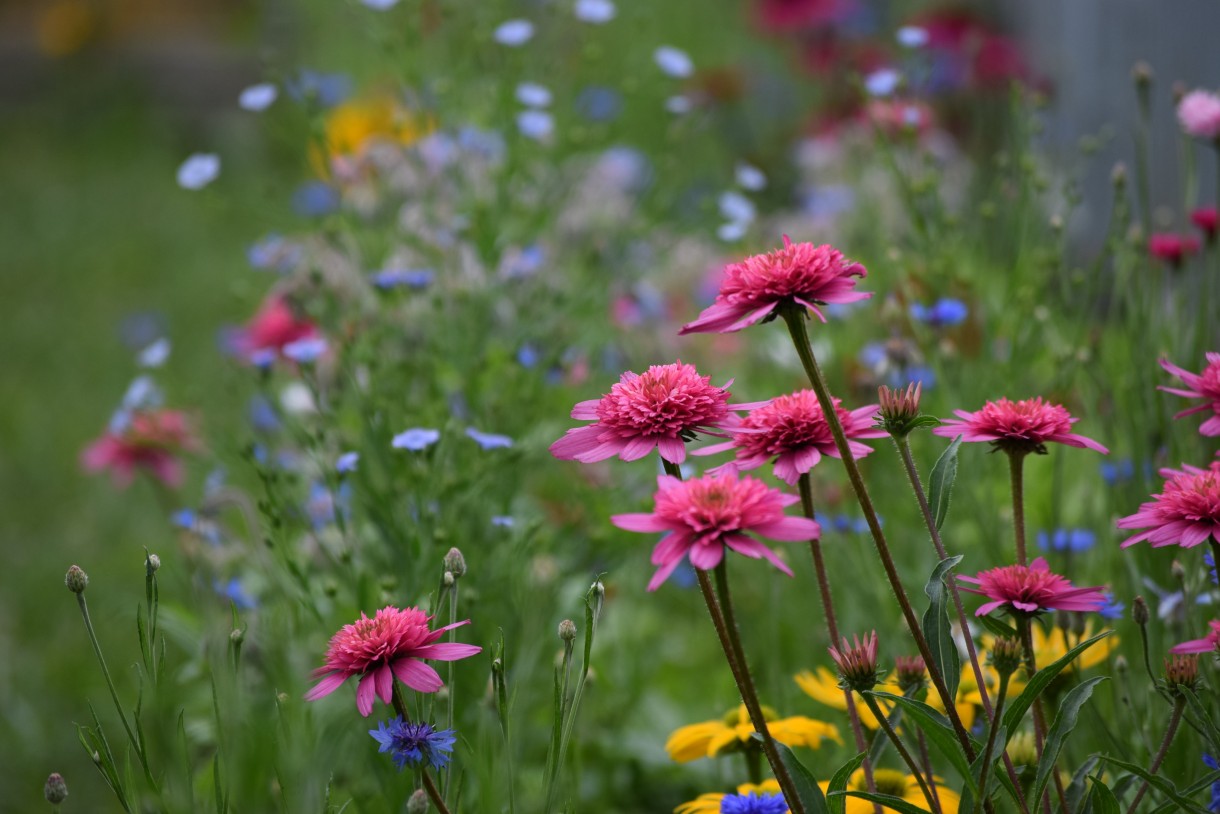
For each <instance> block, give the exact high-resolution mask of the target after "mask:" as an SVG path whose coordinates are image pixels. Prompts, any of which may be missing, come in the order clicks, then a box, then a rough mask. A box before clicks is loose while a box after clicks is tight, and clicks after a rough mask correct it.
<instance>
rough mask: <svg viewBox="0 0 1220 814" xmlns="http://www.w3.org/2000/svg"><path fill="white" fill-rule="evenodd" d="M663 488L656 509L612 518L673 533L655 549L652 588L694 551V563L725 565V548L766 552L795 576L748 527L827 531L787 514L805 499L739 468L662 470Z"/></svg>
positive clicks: (795, 533) (806, 533)
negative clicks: (687, 472) (682, 473)
mask: <svg viewBox="0 0 1220 814" xmlns="http://www.w3.org/2000/svg"><path fill="white" fill-rule="evenodd" d="M657 487H658V489H657V493H656V496H655V497H654V500H655V502H656V507H655V508H654V510H653V512H652V514H616V515H614V516H613V517H611V518H610V522H611V523H613V524H614V525H616V526H618V527H619V528H621V529H626V530H627V531H639V532H643V533H645V534H647V533H650V532H658V531H663V532H667V534H666V535H665V536H664V537H662V538H661V541H660V542H659V543H657V545H656V548H654V549H653V550H652V564H653V565H656V566H659V567H658V568H657V571H656V573H655V574H653V576H652V579H651V580H650V581H649V583H648V590H650V591H655V590H656V589H657V588H659V587H660V586H661V583H662V582H664V581H665V580H666V579H667V578H668V577H669V575H670V574H671V573H672V572H673V570H674V569H675V568H677V567H678V564H679V563H680V562H682V559H683V557H685V556H687V555H688V554H689V555H690V562H691V565H693V566H694V567H696V568H699V569H701V570H704V571H707V570H709V569H712V568H715V567H716V566H717V565H719V564H720V561H721V560H722V559H723V558H724V550H725V548H730V549H732V550H733V551H736V552H737V553H738V554H744V555H745V556H747V557H751V558H753V559H758V558H759V557H764V558H766V559H767V560H768V561H770V562H771V564H772V565H774V566H775V567H776V568H778V569H779V570H781V571H783V572H784V573H785V574H787V575H788V576H792V571H791V570H790V569H789V568H788V566H786V565H784V563H783V560H781V559H780V558H779V556H778V555H776V553H775V552H774V551H772V550H771V549H769V548H767V546H765V545H763V544H762V543H760V542H759V541H758V540H755V539H753V538H752V537H749V536H747V534H746V532H753V533H755V534H759V535H762V536H764V537H770V538H772V539H775V540H789V541H791V540H813V539H816V538H817V537H818V536H820V535H821V533H822V529H821V526H819V525H818V524H817V522H816V521H814V520H810V519H808V518H805V517H789V516H787V515H786V514H784V507H786V506H791V505H792V504H793V503H796V502H797V501H798V500H800V498H797V497H795V496H793V495H786V494H784V493H783V492H781V491H779V490H778V489H772V488H770V487H768V486H767V485H766V484H764V483H763V482H762V481H759V480H755V479H754V478H751V477H749V476H747V477H744V478H740V479H739V478H738V477H737V472H736V471H735V470H728V471H725V472H723V473H721V474H719V475H704V476H703V477H700V478H694V479H693V480H688V481H681V480H678V479H677V478H675V477H672V476H670V475H661V476H660V477H658V478H657Z"/></svg>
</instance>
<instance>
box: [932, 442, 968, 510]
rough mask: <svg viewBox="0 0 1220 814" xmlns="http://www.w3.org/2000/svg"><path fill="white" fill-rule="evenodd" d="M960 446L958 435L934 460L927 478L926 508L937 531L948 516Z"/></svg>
mask: <svg viewBox="0 0 1220 814" xmlns="http://www.w3.org/2000/svg"><path fill="white" fill-rule="evenodd" d="M961 445H962V437H961V436H960V435H959V436H958V437H957V438H954V439H953V443H951V444H949V447H948V448H947V449H946V450H945V451H944V452H942V453H941V455H940V457H939V458H937V459H936V465H935V466H933V467H932V475H931V476H930V477H929V478H928V508H929V509H931V511H932V519H933V520H935V521H936V528H937V529H940V527H941V526H943V525H944V524H945V518H946V517H947V516H948V515H949V500H950V498H951V497H952V496H953V482H954V481H955V480H957V450H958V448H960V447H961Z"/></svg>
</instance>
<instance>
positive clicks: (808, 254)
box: [678, 235, 872, 334]
mask: <svg viewBox="0 0 1220 814" xmlns="http://www.w3.org/2000/svg"><path fill="white" fill-rule="evenodd" d="M867 273H868V272H867V271H865V269H864V266H862V265H860V264H859V263H853V262H851V261H850V260H848V259H847V258H845V257H844V256H843V253H842V252H840V251H839V250H838V249H836V248H834V247H833V246H828V245H822V246H815V245H813V244H812V243H793V242H792V241H791V240H789V239H788V236H787V235H785V236H784V247H783V248H782V249H777V250H776V251H773V252H769V253H767V254H756V255H754V256H753V257H747V258H746V259H745V260H742V261H741V262H740V263H732V264H730V265H729V266H727V267H726V268H725V270H724V279H723V280H722V281H721V283H720V293H719V294H717V295H716V301H715V302H714V303H712V304H711V305H710V306H709V307H708V308H707V309H705V310H704V311H703V313H702V314H700V315H699V318H698V319H696V320H695V321H694V322H691V323H689V324H687V325H684V326H682V330H680V331H679V332H678V333H680V334H688V333H729V332H732V331H740V330H741V329H742V328H746V327H749V326H750V325H753V324H754V323H756V322H758V321H760V320H762V319H764V318H768V317H772V318H773V316H774V315H775V310H776V308H778V307H780V306H781V305H785V304H796V305H799V306H802V307H804V308H808V309H809V310H810V311H812V312H813V313H815V314H817V316H818V319H820V320H822V321H823V322H825V321H826V317H825V316H824V315H823V314H822V312H821V311H820V310H819V309H818V306H819V305H824V304H826V303H849V302H857V301H859V300H866V299H868V298H869V297H871V296H872V294H869V293H867V292H863V291H856V290H854V289H855V285H856V281H855V280H854V279H852V278H853V277H863V276H865V275H866V274H867Z"/></svg>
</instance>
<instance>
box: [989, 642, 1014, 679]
mask: <svg viewBox="0 0 1220 814" xmlns="http://www.w3.org/2000/svg"><path fill="white" fill-rule="evenodd" d="M990 661H991V666H992V667H994V668H995V670H996V672H997V673H999V674H1000V675H1001V676H1010V675H1012V674H1013V673H1015V672H1016V671H1017V669H1018V668H1019V667H1020V666H1021V641H1020V640H1019V639H1015V638H1013V637H1012V636H1001V637H1000V638H998V639H996V640H995V644H993V645H992V646H991V653H990Z"/></svg>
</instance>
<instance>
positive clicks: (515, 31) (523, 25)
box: [492, 20, 534, 48]
mask: <svg viewBox="0 0 1220 814" xmlns="http://www.w3.org/2000/svg"><path fill="white" fill-rule="evenodd" d="M533 36H534V24H533V23H531V22H530V21H529V20H509V21H507V22H503V23H500V25H499V26H497V27H496V30H495V32H494V33H493V34H492V37H493V38H494V39H495V41H496V42H498V43H500V44H501V45H507V46H508V47H509V48H517V47H519V46H522V45H525V44H526V43H527V42H529V41H530V40H531V39H532V38H533Z"/></svg>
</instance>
